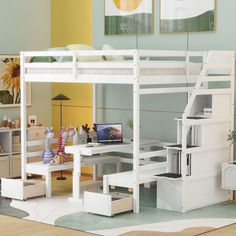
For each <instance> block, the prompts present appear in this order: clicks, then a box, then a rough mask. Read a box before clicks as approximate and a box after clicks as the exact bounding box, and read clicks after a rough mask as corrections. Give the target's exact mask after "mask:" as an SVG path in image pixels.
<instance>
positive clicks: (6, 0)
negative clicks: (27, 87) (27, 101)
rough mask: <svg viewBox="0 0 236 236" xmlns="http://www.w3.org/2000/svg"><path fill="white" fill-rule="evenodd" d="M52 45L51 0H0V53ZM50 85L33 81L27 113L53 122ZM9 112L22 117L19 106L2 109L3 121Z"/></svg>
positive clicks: (45, 122) (14, 116) (37, 48)
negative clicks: (30, 103) (30, 105)
mask: <svg viewBox="0 0 236 236" xmlns="http://www.w3.org/2000/svg"><path fill="white" fill-rule="evenodd" d="M50 44H51V1H50V0H0V54H19V53H20V51H29V50H44V49H46V48H49V47H50ZM50 98H51V86H50V85H49V84H35V83H34V84H32V107H29V109H28V114H34V115H37V117H38V121H39V122H40V123H42V124H45V125H50V124H51V106H50V103H49V101H50ZM4 114H6V115H7V116H8V117H11V118H12V119H14V118H16V117H19V108H5V109H3V108H0V120H1V119H2V116H3V115H4Z"/></svg>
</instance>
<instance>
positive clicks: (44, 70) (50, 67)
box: [27, 61, 202, 75]
mask: <svg viewBox="0 0 236 236" xmlns="http://www.w3.org/2000/svg"><path fill="white" fill-rule="evenodd" d="M132 63H133V61H119V62H117V61H104V62H77V68H78V69H77V73H78V75H89V74H91V75H131V74H133V68H132ZM140 63H141V64H140V75H185V74H186V64H185V62H179V61H151V63H150V61H141V62H140ZM34 64H35V66H34ZM118 64H119V65H118ZM71 65H72V63H58V62H55V63H29V64H28V68H27V74H71V73H72V66H71ZM113 66H114V67H116V68H112V67H113ZM117 66H118V68H117ZM188 66H189V74H190V75H199V74H200V72H201V67H202V64H201V63H192V62H190V63H189V64H188ZM62 67H63V68H62ZM98 67H100V68H98ZM108 67H109V68H108ZM125 67H131V68H125Z"/></svg>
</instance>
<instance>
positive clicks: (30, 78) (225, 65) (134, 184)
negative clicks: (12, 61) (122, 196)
mask: <svg viewBox="0 0 236 236" xmlns="http://www.w3.org/2000/svg"><path fill="white" fill-rule="evenodd" d="M97 55H100V56H106V55H110V56H112V55H113V56H115V55H122V56H125V57H129V58H131V61H130V60H129V61H127V63H126V62H124V61H123V62H122V63H121V62H114V63H112V64H110V63H106V62H104V63H103V62H99V63H97V64H95V63H94V62H93V63H90V62H81V63H80V62H77V61H76V58H77V57H78V56H97ZM32 56H72V57H73V61H72V62H67V63H66V62H64V63H28V61H29V58H30V57H32ZM156 57H159V58H160V57H163V58H170V59H172V60H175V59H176V58H181V59H184V60H183V61H176V62H175V63H172V62H167V61H153V60H151V59H154V58H156ZM199 57H200V58H202V61H203V69H202V72H201V73H200V74H198V75H190V68H189V65H190V63H189V62H190V61H191V59H192V58H199ZM141 58H142V59H143V58H146V60H141ZM91 65H92V66H93V68H94V67H96V68H106V69H109V68H117V69H130V70H132V73H131V74H116V75H105V74H99V75H98V74H92V75H91V74H83V75H81V74H80V73H79V72H78V69H79V68H91ZM153 67H154V68H167V69H168V68H182V69H185V71H186V73H185V74H184V75H159V76H153V75H148V76H143V75H141V70H142V69H143V68H150V69H151V68H153ZM50 68H51V69H54V70H57V69H62V68H67V69H70V72H69V73H68V74H60V73H40V72H39V73H30V70H31V69H50ZM214 70H216V71H217V73H215V74H217V75H214V76H212V75H211V76H209V74H211V73H210V71H214ZM214 81H218V82H219V81H228V82H229V84H230V85H229V86H228V88H222V87H221V88H215V89H209V88H208V84H209V83H211V82H214ZM26 82H57V83H58V82H62V83H93V84H96V83H103V84H107V83H108V84H131V85H132V87H133V170H132V171H131V172H129V174H127V173H121V174H115V175H111V176H110V177H109V176H106V177H105V181H104V182H105V189H106V191H108V188H107V186H108V185H109V184H116V185H118V186H125V187H131V188H132V189H133V199H134V212H136V213H138V212H139V185H140V183H145V182H146V180H145V176H143V175H140V173H142V171H143V170H146V173H148V172H149V173H151V171H149V170H150V169H155V168H156V165H157V164H156V163H155V164H154V165H153V168H151V167H150V166H148V165H147V166H140V161H141V160H144V159H149V158H151V157H153V156H155V155H156V154H157V152H155V151H154V152H150V151H149V152H145V153H143V152H142V153H141V152H140V131H139V127H140V97H141V95H149V94H161V93H187V94H188V95H189V100H188V104H187V106H186V108H185V111H184V112H183V116H182V119H181V123H178V137H177V139H178V140H177V141H179V142H180V143H182V148H181V150H182V155H181V159H182V162H181V174H182V178H181V183H185V182H186V183H187V182H189V181H191V180H195V179H199V178H201V179H203V180H204V178H205V179H206V178H207V177H209V176H214V178H216V177H218V176H219V174H220V173H219V170H220V168H219V166H217V168H216V169H215V170H214V171H208V172H206V173H205V175H199V176H198V175H194V174H193V175H192V176H187V166H186V164H185V163H186V161H187V155H188V154H189V153H203V154H205V153H211V152H212V151H214V152H215V150H216V149H217V150H227V151H226V152H224V155H226V156H225V157H224V158H222V159H221V158H220V160H218V161H217V163H216V165H218V164H219V163H222V162H224V161H227V160H229V161H230V160H231V159H232V156H233V155H232V148H231V147H230V145H229V144H227V143H226V141H225V139H226V137H225V136H224V135H222V138H221V140H216V141H215V142H213V143H212V144H211V145H210V144H209V145H205V144H204V143H203V144H202V146H200V147H195V148H191V149H188V148H187V136H188V131H189V127H190V126H194V125H201V126H204V127H205V126H208V125H211V124H214V125H215V124H216V125H217V124H226V125H225V126H224V127H223V128H221V129H222V130H221V131H222V133H223V134H225V133H226V132H228V128H229V129H231V130H233V121H234V52H233V51H210V52H191V51H157V50H113V51H100V50H96V51H80V52H73V51H71V52H51V51H50V52H47V51H44V52H21V127H22V132H21V141H22V157H23V158H22V179H26V178H27V177H26V166H27V160H26V158H25V157H26V156H27V150H26V143H27V140H26V123H27V120H26ZM157 85H162V86H161V87H158V88H157V87H156V86H157ZM94 88H95V87H94ZM215 94H218V95H223V100H222V102H220V96H218V97H217V98H216V100H217V101H218V102H220V105H224V102H227V103H228V104H229V106H227V107H228V110H225V109H223V110H222V111H226V112H227V115H225V116H224V115H220V111H221V108H220V107H219V106H218V105H217V104H214V106H215V107H216V108H215V109H216V111H217V112H216V115H213V116H212V117H211V118H209V119H201V120H195V119H194V120H190V119H188V116H193V115H194V114H193V111H194V109H195V108H196V106H198V107H199V106H201V105H199V104H196V102H195V101H196V97H197V96H201V95H210V96H212V95H215ZM95 97H96V96H95V89H94V95H93V98H94V99H93V119H94V121H96V103H95ZM195 111H196V109H195ZM226 128H227V130H226ZM209 132H210V133H211V130H209ZM212 135H213V133H212ZM169 150H170V148H167V151H169ZM167 155H168V154H167ZM210 155H212V154H210ZM168 158H169V159H170V157H168V156H167V160H169V159H168ZM170 163H171V161H170ZM202 165H204V163H203V164H202ZM169 168H170V167H169ZM196 168H201V165H200V164H199V163H198V164H197V167H196ZM213 172H214V173H213ZM142 174H143V173H142ZM150 175H151V174H150ZM150 175H149V177H148V179H149V180H148V181H153V180H154V179H155V178H153V176H151V177H152V178H150ZM141 180H142V181H141ZM214 180H215V179H214ZM214 180H213V182H214ZM170 181H172V180H170ZM127 182H128V183H129V184H128V185H129V186H126V185H127ZM201 184H202V185H203V184H204V181H202V183H201ZM211 184H213V183H211ZM218 185H219V184H218ZM184 188H186V187H183V186H182V187H180V189H184ZM193 188H194V187H193ZM204 188H205V186H202V189H204ZM217 188H219V186H218V187H217ZM217 190H219V189H217ZM163 191H166V190H163ZM214 191H215V190H214V189H213V190H212V192H214ZM167 192H168V191H167ZM183 194H184V193H183V192H181V194H180V195H181V197H180V203H179V204H180V205H181V204H182V205H181V206H180V209H181V211H186V210H188V209H193V208H194V206H193V207H192V206H191V207H185V202H186V201H188V200H186V199H185V196H184V195H183ZM210 195H211V197H212V194H210ZM227 196H228V195H227ZM227 196H226V195H225V194H224V196H223V198H222V197H219V198H218V197H217V196H216V197H215V198H214V199H213V200H212V201H210V200H207V201H206V202H204V204H205V205H207V204H208V205H209V204H212V203H215V202H219V201H222V200H224V199H226V198H227ZM163 205H165V204H164V203H163ZM200 205H201V204H200ZM197 207H199V204H198V205H197ZM161 208H164V209H167V208H168V207H166V206H161ZM170 209H172V210H176V209H175V207H172V208H170ZM177 210H178V209H177Z"/></svg>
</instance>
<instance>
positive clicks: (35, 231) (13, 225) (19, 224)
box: [0, 215, 95, 236]
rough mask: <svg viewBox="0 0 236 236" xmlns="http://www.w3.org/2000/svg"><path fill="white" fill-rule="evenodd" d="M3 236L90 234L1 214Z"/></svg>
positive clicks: (69, 235)
mask: <svg viewBox="0 0 236 236" xmlns="http://www.w3.org/2000/svg"><path fill="white" fill-rule="evenodd" d="M0 235H1V236H65V235H68V236H89V235H95V234H90V233H85V232H82V231H77V230H72V229H65V228H61V227H57V226H53V225H47V224H43V223H38V222H35V221H30V220H24V219H19V218H15V217H10V216H5V215H0Z"/></svg>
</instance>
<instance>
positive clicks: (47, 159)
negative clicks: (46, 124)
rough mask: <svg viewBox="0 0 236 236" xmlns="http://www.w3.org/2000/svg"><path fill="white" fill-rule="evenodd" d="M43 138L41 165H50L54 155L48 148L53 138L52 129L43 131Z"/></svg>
mask: <svg viewBox="0 0 236 236" xmlns="http://www.w3.org/2000/svg"><path fill="white" fill-rule="evenodd" d="M44 134H45V135H46V137H45V147H44V151H43V155H42V159H43V163H44V164H47V163H50V162H51V161H52V160H53V158H54V153H53V151H52V149H51V147H50V140H51V139H52V138H53V137H54V132H53V129H52V128H47V129H46V130H45V131H44Z"/></svg>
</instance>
